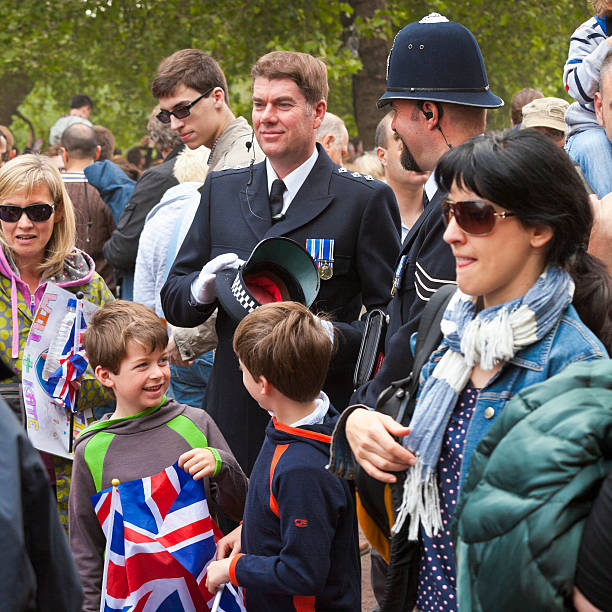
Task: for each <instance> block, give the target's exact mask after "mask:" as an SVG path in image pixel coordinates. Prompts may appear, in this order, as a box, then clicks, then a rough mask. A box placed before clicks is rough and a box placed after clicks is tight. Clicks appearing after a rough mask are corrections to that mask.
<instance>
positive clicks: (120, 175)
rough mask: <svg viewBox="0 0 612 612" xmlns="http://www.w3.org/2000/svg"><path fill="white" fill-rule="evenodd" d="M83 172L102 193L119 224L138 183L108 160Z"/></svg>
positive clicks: (92, 165)
mask: <svg viewBox="0 0 612 612" xmlns="http://www.w3.org/2000/svg"><path fill="white" fill-rule="evenodd" d="M83 172H84V173H85V177H86V178H87V181H88V182H89V183H90V184H91V185H93V186H94V187H95V188H96V189H97V190H98V191H99V192H100V197H101V198H102V199H103V200H104V202H105V203H106V205H107V206H108V207H109V208H110V210H111V213H112V215H113V219H114V220H115V223H118V222H119V217H120V216H121V213H122V212H123V209H124V208H125V205H126V204H127V203H128V200H129V199H130V198H131V197H132V192H133V191H134V186H135V185H136V181H134V180H132V179H131V178H130V177H129V176H128V175H127V174H126V173H125V172H124V171H123V170H122V169H121V168H120V167H119V166H118V165H117V164H115V163H113V162H112V161H110V160H108V159H105V160H104V161H99V162H94V163H93V164H91V165H90V166H87V167H86V168H85V169H84V170H83Z"/></svg>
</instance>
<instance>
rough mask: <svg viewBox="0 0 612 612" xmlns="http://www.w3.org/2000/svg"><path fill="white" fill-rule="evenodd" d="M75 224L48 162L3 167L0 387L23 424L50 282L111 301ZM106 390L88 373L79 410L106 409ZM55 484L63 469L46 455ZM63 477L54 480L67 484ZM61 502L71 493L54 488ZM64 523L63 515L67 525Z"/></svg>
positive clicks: (24, 159)
mask: <svg viewBox="0 0 612 612" xmlns="http://www.w3.org/2000/svg"><path fill="white" fill-rule="evenodd" d="M74 240H75V220H74V209H73V207H72V202H71V201H70V198H69V197H68V194H67V193H66V189H65V187H64V184H63V182H62V177H61V175H60V173H59V171H58V170H57V168H56V167H55V166H54V165H53V163H52V161H51V160H49V158H47V157H44V156H38V155H22V156H20V157H16V158H14V159H13V160H11V161H10V162H8V163H6V164H5V165H4V166H2V168H0V243H1V245H2V248H1V249H0V356H1V358H2V359H3V360H4V361H5V362H6V363H7V364H8V365H10V366H11V368H12V369H13V370H14V371H15V376H14V377H13V378H12V379H9V380H8V381H6V382H5V383H4V384H2V385H0V396H2V397H3V398H4V399H5V400H6V401H7V402H8V403H9V405H10V406H11V408H12V409H13V411H14V412H15V413H16V414H17V415H18V417H19V418H20V420H21V422H22V423H23V422H24V410H23V406H22V402H21V390H20V382H21V370H22V361H21V360H22V357H23V349H24V346H25V343H26V340H27V338H28V333H29V331H30V326H31V325H32V322H33V320H34V316H35V313H36V309H37V308H38V305H39V303H40V300H41V298H42V296H43V294H44V292H45V288H46V286H47V282H49V281H52V282H54V283H56V284H57V285H59V286H60V287H63V288H64V289H66V290H68V291H71V292H74V293H76V292H77V291H81V292H82V293H83V294H84V295H85V298H86V299H88V300H89V301H91V302H93V303H95V304H98V305H102V304H104V303H106V302H108V301H110V300H112V299H113V297H112V294H111V293H110V291H109V290H108V288H107V287H106V285H105V284H104V281H103V280H102V278H101V277H100V276H99V274H97V273H96V271H95V267H94V263H93V260H92V259H91V257H90V256H89V255H87V254H86V253H84V252H82V251H79V250H78V249H76V248H75V246H74ZM104 401H105V400H104V399H103V392H102V389H101V387H100V386H99V384H98V383H97V382H95V378H94V377H93V375H92V374H90V373H89V374H88V373H86V374H85V376H84V378H83V382H82V387H81V392H80V401H79V408H81V409H82V408H85V407H88V405H90V406H93V405H99V404H101V403H104ZM43 459H44V460H45V464H46V466H47V468H48V471H49V475H50V480H51V482H52V484H55V482H56V478H55V476H56V472H57V471H61V472H62V474H63V468H65V467H66V466H65V465H64V466H63V467H62V466H61V465H60V464H62V462H60V461H56V462H55V467H56V468H57V469H54V462H53V457H51V456H50V455H46V454H44V453H43ZM65 476H66V475H65V474H63V476H62V477H61V478H60V476H59V473H58V477H57V481H58V482H60V481H61V480H63V483H64V484H65V483H67V482H68V479H67V478H66V477H65ZM57 493H58V500H61V501H66V499H67V491H66V490H62V489H61V487H58V488H57ZM64 518H65V516H62V519H64Z"/></svg>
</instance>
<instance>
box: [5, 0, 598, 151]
mask: <svg viewBox="0 0 612 612" xmlns="http://www.w3.org/2000/svg"><path fill="white" fill-rule="evenodd" d="M359 1H360V2H361V4H364V3H367V0H359ZM355 4H356V2H355V0H353V2H330V1H329V0H292V1H291V2H287V1H286V0H282V1H281V0H265V1H264V0H241V1H238V0H224V2H211V1H210V0H61V2H55V1H54V2H51V1H50V0H4V2H0V23H2V28H0V78H1V79H2V82H5V83H7V82H15V83H17V82H18V81H19V82H20V83H22V85H21V87H20V89H19V91H17V92H15V93H12V94H11V95H10V100H7V99H6V98H4V99H3V96H2V91H0V114H1V112H2V111H3V110H4V111H6V109H7V108H9V107H10V106H11V104H12V105H14V107H15V108H16V107H17V104H19V103H20V104H21V105H20V106H19V110H20V111H21V112H22V113H23V114H24V115H25V116H26V117H28V118H30V119H31V120H32V121H33V123H34V126H35V129H36V131H37V135H38V136H40V137H42V138H44V139H45V140H46V138H47V136H48V129H49V127H50V125H51V124H52V123H53V122H54V120H55V118H56V117H57V116H58V115H59V114H61V113H62V112H66V110H67V108H68V106H69V101H70V98H71V96H72V94H74V93H87V94H88V95H90V96H91V97H92V98H93V99H94V101H95V102H96V108H95V111H94V115H93V116H92V119H93V120H94V121H95V122H96V123H101V124H103V125H106V126H107V127H109V128H110V129H111V130H112V131H113V132H114V133H115V135H116V136H117V140H118V143H119V144H120V145H121V146H122V147H128V146H130V145H132V144H134V143H136V142H137V141H138V140H139V139H140V137H141V136H142V135H143V133H144V125H145V123H146V117H147V114H148V112H149V111H150V110H151V108H152V107H153V106H154V104H155V100H154V99H153V98H152V97H151V94H150V92H149V85H150V82H151V79H152V77H153V75H154V73H155V69H156V66H157V64H158V63H159V61H160V60H161V59H162V58H163V57H165V56H167V55H169V54H170V53H172V52H173V51H175V50H176V49H180V48H184V47H197V48H200V49H203V50H205V51H207V52H209V53H211V54H212V55H213V56H214V57H215V58H217V59H218V60H219V62H220V63H221V65H222V67H223V69H224V71H225V72H226V74H227V76H228V81H229V84H230V91H231V94H232V98H231V103H232V107H233V109H234V110H235V111H236V112H237V113H241V114H245V115H246V116H247V117H248V116H249V113H250V103H249V98H250V78H249V71H250V66H251V65H252V63H253V62H254V61H255V60H256V59H257V58H258V57H259V56H260V55H262V54H263V53H266V52H267V51H270V50H274V49H294V50H300V51H306V52H308V53H312V54H314V55H318V56H321V57H323V58H325V59H326V61H327V63H328V67H329V74H330V86H331V95H330V100H329V108H330V110H332V111H334V112H336V113H338V114H340V115H341V116H343V117H344V118H345V119H346V120H347V123H348V125H349V128H350V129H351V132H352V133H355V132H356V128H357V126H356V125H355V122H354V116H355V115H357V116H364V112H363V110H361V112H357V113H355V108H356V107H357V106H358V105H359V104H360V100H359V96H356V97H354V96H353V94H352V75H354V74H356V73H357V72H358V71H359V70H360V69H361V67H362V59H363V58H360V57H359V47H360V45H359V41H360V40H361V41H364V40H368V39H370V38H372V37H374V38H378V39H380V41H381V43H380V44H383V45H386V46H387V48H388V47H389V46H390V41H392V37H393V35H394V34H395V32H397V30H399V29H400V28H401V27H403V26H404V25H405V24H406V23H409V22H410V21H414V20H417V19H420V18H421V17H422V16H424V15H426V14H427V13H429V12H431V11H433V10H436V11H439V12H441V13H443V14H445V15H446V16H447V17H448V18H449V19H452V20H455V21H459V22H460V23H463V24H465V25H466V26H467V27H469V28H470V29H471V30H472V31H473V32H474V34H475V36H476V37H477V39H478V40H479V42H480V44H481V47H482V49H483V53H484V56H485V61H486V64H487V69H488V72H489V79H490V83H491V88H492V89H493V91H495V92H496V93H497V94H498V95H500V96H502V97H503V98H504V99H505V100H506V101H507V102H509V100H510V98H511V96H512V94H513V93H514V92H515V91H518V90H519V89H520V88H522V87H526V86H528V87H537V88H539V89H541V90H542V91H544V93H545V94H547V95H561V96H564V92H563V90H562V88H561V73H562V67H563V63H564V61H565V56H566V53H567V46H568V42H569V36H570V35H571V33H572V31H573V30H574V28H575V27H576V26H577V25H578V24H579V23H581V22H582V21H584V19H586V18H587V17H588V15H589V8H588V5H587V4H586V3H585V2H584V1H580V2H572V1H569V0H565V1H562V2H552V1H549V0H545V1H541V2H540V3H537V4H535V3H531V2H528V1H527V0H515V1H513V2H507V1H506V2H504V1H501V0H489V1H485V0H470V1H469V2H457V1H455V2H448V1H447V2H445V1H443V0H431V1H428V2H424V1H418V0H417V1H413V2H410V3H407V2H406V1H405V0H382V1H381V0H372V4H374V5H375V9H376V10H375V11H374V12H373V13H371V14H372V16H370V17H361V16H359V17H357V18H355V13H354V10H353V9H354V6H355ZM362 13H363V14H368V12H367V11H362ZM349 24H350V27H351V30H350V32H349V31H348V30H347V26H348V25H349ZM361 47H362V49H363V48H366V47H367V45H364V44H362V45H361ZM30 88H31V91H30ZM5 89H6V88H5ZM28 91H30V93H29V95H28V96H27V98H25V101H23V98H24V96H25V95H26V94H28ZM20 92H21V93H20ZM13 110H14V109H12V110H10V113H12V112H13ZM372 111H373V112H374V110H373V109H372ZM10 113H9V114H10ZM365 114H367V109H365ZM508 116H509V110H508V109H506V110H502V111H496V112H495V113H492V114H491V117H492V125H493V126H496V127H501V126H503V125H506V124H507V123H508ZM12 127H13V129H14V130H15V132H16V134H17V136H18V144H19V145H20V146H23V145H24V144H25V142H24V138H25V132H26V128H25V125H24V124H23V122H21V121H20V120H17V119H15V121H14V122H13V124H12Z"/></svg>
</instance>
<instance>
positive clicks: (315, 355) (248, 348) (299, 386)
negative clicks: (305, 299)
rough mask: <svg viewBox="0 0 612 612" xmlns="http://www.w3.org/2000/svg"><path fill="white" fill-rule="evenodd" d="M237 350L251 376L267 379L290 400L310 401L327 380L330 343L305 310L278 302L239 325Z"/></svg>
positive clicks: (310, 314)
mask: <svg viewBox="0 0 612 612" xmlns="http://www.w3.org/2000/svg"><path fill="white" fill-rule="evenodd" d="M234 351H235V353H236V355H237V356H238V358H239V359H240V361H241V362H242V363H243V364H244V366H245V367H246V368H247V370H248V371H249V373H250V374H251V376H253V378H255V379H256V380H257V379H258V378H259V377H260V376H263V377H265V378H266V379H267V380H268V382H270V383H271V384H272V385H273V386H274V387H275V388H276V389H278V390H279V391H280V392H281V393H282V394H283V395H285V396H286V397H288V398H289V399H291V400H293V401H296V402H310V401H312V400H314V399H315V398H316V397H317V396H318V394H319V392H320V391H321V388H322V387H323V383H324V382H325V378H326V376H327V370H328V368H329V362H330V359H331V354H332V342H331V339H330V337H329V336H328V335H327V332H326V331H325V329H324V328H323V325H322V324H321V322H320V321H318V320H317V318H316V317H315V316H314V315H313V314H312V313H311V312H310V311H309V310H308V308H306V306H304V305H302V304H299V303H297V302H277V303H274V304H265V305H263V306H260V307H259V308H256V309H255V310H254V311H253V312H252V313H251V314H249V315H247V316H246V317H245V318H244V319H243V320H242V321H241V322H240V324H239V325H238V327H237V328H236V332H235V333H234Z"/></svg>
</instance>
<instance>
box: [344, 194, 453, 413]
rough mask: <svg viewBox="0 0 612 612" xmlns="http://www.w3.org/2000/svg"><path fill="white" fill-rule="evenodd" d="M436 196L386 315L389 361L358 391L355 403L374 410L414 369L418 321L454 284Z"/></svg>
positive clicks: (410, 240)
mask: <svg viewBox="0 0 612 612" xmlns="http://www.w3.org/2000/svg"><path fill="white" fill-rule="evenodd" d="M444 195H445V194H444V193H441V192H440V190H438V191H437V192H436V194H435V195H434V197H433V198H432V200H431V202H429V204H428V205H427V206H426V207H425V210H424V211H423V213H422V214H421V216H420V217H419V218H418V219H417V222H416V223H415V224H414V225H413V226H412V227H411V228H410V232H408V235H407V236H406V239H405V240H404V244H403V245H402V250H401V253H400V256H399V257H398V261H397V262H396V270H397V266H398V265H399V262H400V260H401V257H402V256H403V255H405V256H406V260H405V266H404V268H403V272H402V274H401V276H400V279H399V283H398V286H397V292H396V293H395V295H394V296H393V297H392V298H391V301H390V302H389V306H388V307H387V312H388V314H389V325H388V328H387V337H386V340H385V359H384V361H383V363H382V366H381V368H380V370H379V371H378V372H377V374H376V376H375V378H374V379H373V380H371V381H369V382H368V383H366V384H365V385H363V386H362V387H360V388H359V389H357V391H355V393H354V394H353V396H352V397H351V400H350V403H351V404H365V405H366V406H371V407H374V406H375V405H376V400H377V399H378V396H379V395H380V393H381V392H382V391H384V390H385V389H386V388H387V387H388V386H389V384H390V383H391V382H392V381H394V380H400V379H402V378H405V377H406V376H408V375H409V374H410V372H411V370H412V352H411V350H410V348H409V347H410V338H411V336H412V334H413V333H414V332H416V331H417V329H418V327H419V319H420V317H421V313H422V312H423V308H425V304H426V303H427V302H428V301H429V298H430V297H431V296H432V295H433V294H434V293H435V292H436V291H437V290H438V289H439V288H440V287H441V286H442V285H445V284H447V283H450V282H454V281H455V258H454V257H453V253H452V251H451V248H450V246H449V245H448V244H446V242H444V240H443V239H442V236H443V234H444V229H445V227H444V222H443V221H442V206H441V202H442V197H443V196H444Z"/></svg>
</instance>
